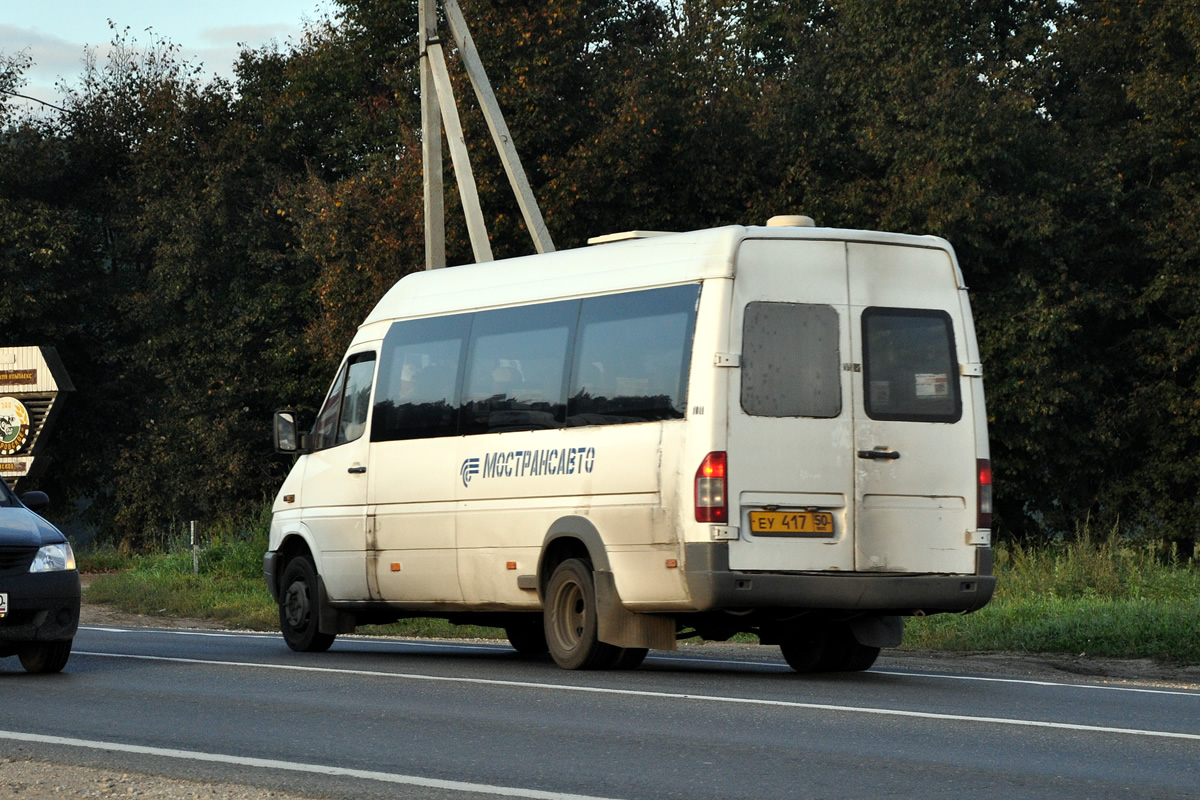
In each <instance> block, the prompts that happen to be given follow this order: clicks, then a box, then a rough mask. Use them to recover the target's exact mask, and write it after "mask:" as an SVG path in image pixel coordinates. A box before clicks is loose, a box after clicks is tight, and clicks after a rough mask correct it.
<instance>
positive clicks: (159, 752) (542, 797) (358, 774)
mask: <svg viewBox="0 0 1200 800" xmlns="http://www.w3.org/2000/svg"><path fill="white" fill-rule="evenodd" d="M0 739H12V740H14V741H18V742H37V743H41V744H54V745H65V746H67V747H85V748H88V749H91V750H104V751H108V752H115V753H134V754H137V755H147V756H161V757H163V758H175V759H180V760H184V761H211V762H216V763H218V764H232V765H236V766H240V767H258V768H260V769H278V770H286V771H288V772H305V773H311V774H315V775H331V776H335V777H340V778H361V779H362V780H368V781H378V782H381V783H398V784H404V785H407V786H422V787H425V788H429V789H445V790H449V791H455V792H475V793H476V794H490V795H498V796H500V797H525V798H532V800H607V799H606V798H600V797H593V796H591V795H582V794H563V793H561V792H543V791H540V790H538V789H520V788H516V787H512V786H492V785H490V784H486V783H467V782H464V781H446V780H439V779H437V778H422V777H420V776H417V775H400V774H397V773H393V772H374V771H372V770H363V769H346V768H344V767H331V766H327V765H325V764H305V763H301V762H295V761H279V760H276V759H273V758H248V757H245V756H231V755H225V754H223V753H204V752H199V751H196V750H176V749H173V748H169V747H144V746H142V745H136V744H122V743H121V742H101V741H95V740H91V739H72V738H69V737H65V736H43V735H41V734H37V733H21V732H19V731H4V730H0Z"/></svg>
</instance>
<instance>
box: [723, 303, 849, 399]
mask: <svg viewBox="0 0 1200 800" xmlns="http://www.w3.org/2000/svg"><path fill="white" fill-rule="evenodd" d="M741 372H742V409H743V410H744V411H745V412H746V413H747V414H753V415H755V416H759V417H817V418H832V417H836V416H838V415H840V414H841V413H842V386H841V353H840V351H839V348H838V312H837V309H835V308H834V307H833V306H828V305H815V304H809V303H767V302H754V303H747V304H746V311H745V314H744V315H743V318H742V370H741Z"/></svg>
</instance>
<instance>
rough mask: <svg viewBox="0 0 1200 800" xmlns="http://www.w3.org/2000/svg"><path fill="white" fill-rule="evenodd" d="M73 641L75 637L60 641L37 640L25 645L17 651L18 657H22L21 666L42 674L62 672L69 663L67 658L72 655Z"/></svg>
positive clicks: (27, 670) (28, 670)
mask: <svg viewBox="0 0 1200 800" xmlns="http://www.w3.org/2000/svg"><path fill="white" fill-rule="evenodd" d="M73 641H74V640H73V639H66V640H64V641H59V642H36V643H34V644H29V645H25V646H24V647H22V648H21V649H20V650H19V651H18V652H17V657H18V658H20V659H21V666H22V667H24V668H25V671H26V672H32V673H38V674H42V675H45V674H49V673H52V672H62V668H63V667H65V666H66V665H67V659H69V658H70V657H71V644H72V642H73Z"/></svg>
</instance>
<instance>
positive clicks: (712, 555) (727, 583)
mask: <svg viewBox="0 0 1200 800" xmlns="http://www.w3.org/2000/svg"><path fill="white" fill-rule="evenodd" d="M979 551H986V552H977V557H976V564H977V568H976V571H977V573H978V574H975V575H926V574H915V573H879V572H854V573H838V572H736V571H734V570H732V569H730V568H729V549H728V545H727V544H725V543H724V542H714V543H695V544H689V545H687V548H686V558H687V562H686V563H687V583H688V589H689V590H690V592H691V601H692V605H693V606H694V607H695V609H696V610H697V611H718V610H740V609H766V608H796V609H812V610H817V609H820V610H831V611H832V610H837V611H883V612H888V613H889V614H898V615H920V614H936V613H941V612H964V611H976V610H978V609H980V608H983V606H985V605H986V604H987V602H988V601H989V600H990V599H991V597H992V593H993V592H994V591H995V589H996V579H995V577H993V576H992V575H991V565H992V559H991V556H992V553H991V549H990V548H983V547H981V548H979Z"/></svg>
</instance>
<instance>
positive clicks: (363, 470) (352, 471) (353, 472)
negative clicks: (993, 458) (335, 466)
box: [346, 467, 367, 475]
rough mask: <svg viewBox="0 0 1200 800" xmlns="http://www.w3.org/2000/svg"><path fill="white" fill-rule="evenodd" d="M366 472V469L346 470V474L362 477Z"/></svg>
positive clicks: (352, 468)
mask: <svg viewBox="0 0 1200 800" xmlns="http://www.w3.org/2000/svg"><path fill="white" fill-rule="evenodd" d="M366 471H367V468H366V467H351V468H350V469H348V470H346V472H349V473H350V474H351V475H362V474H363V473H364V472H366Z"/></svg>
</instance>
